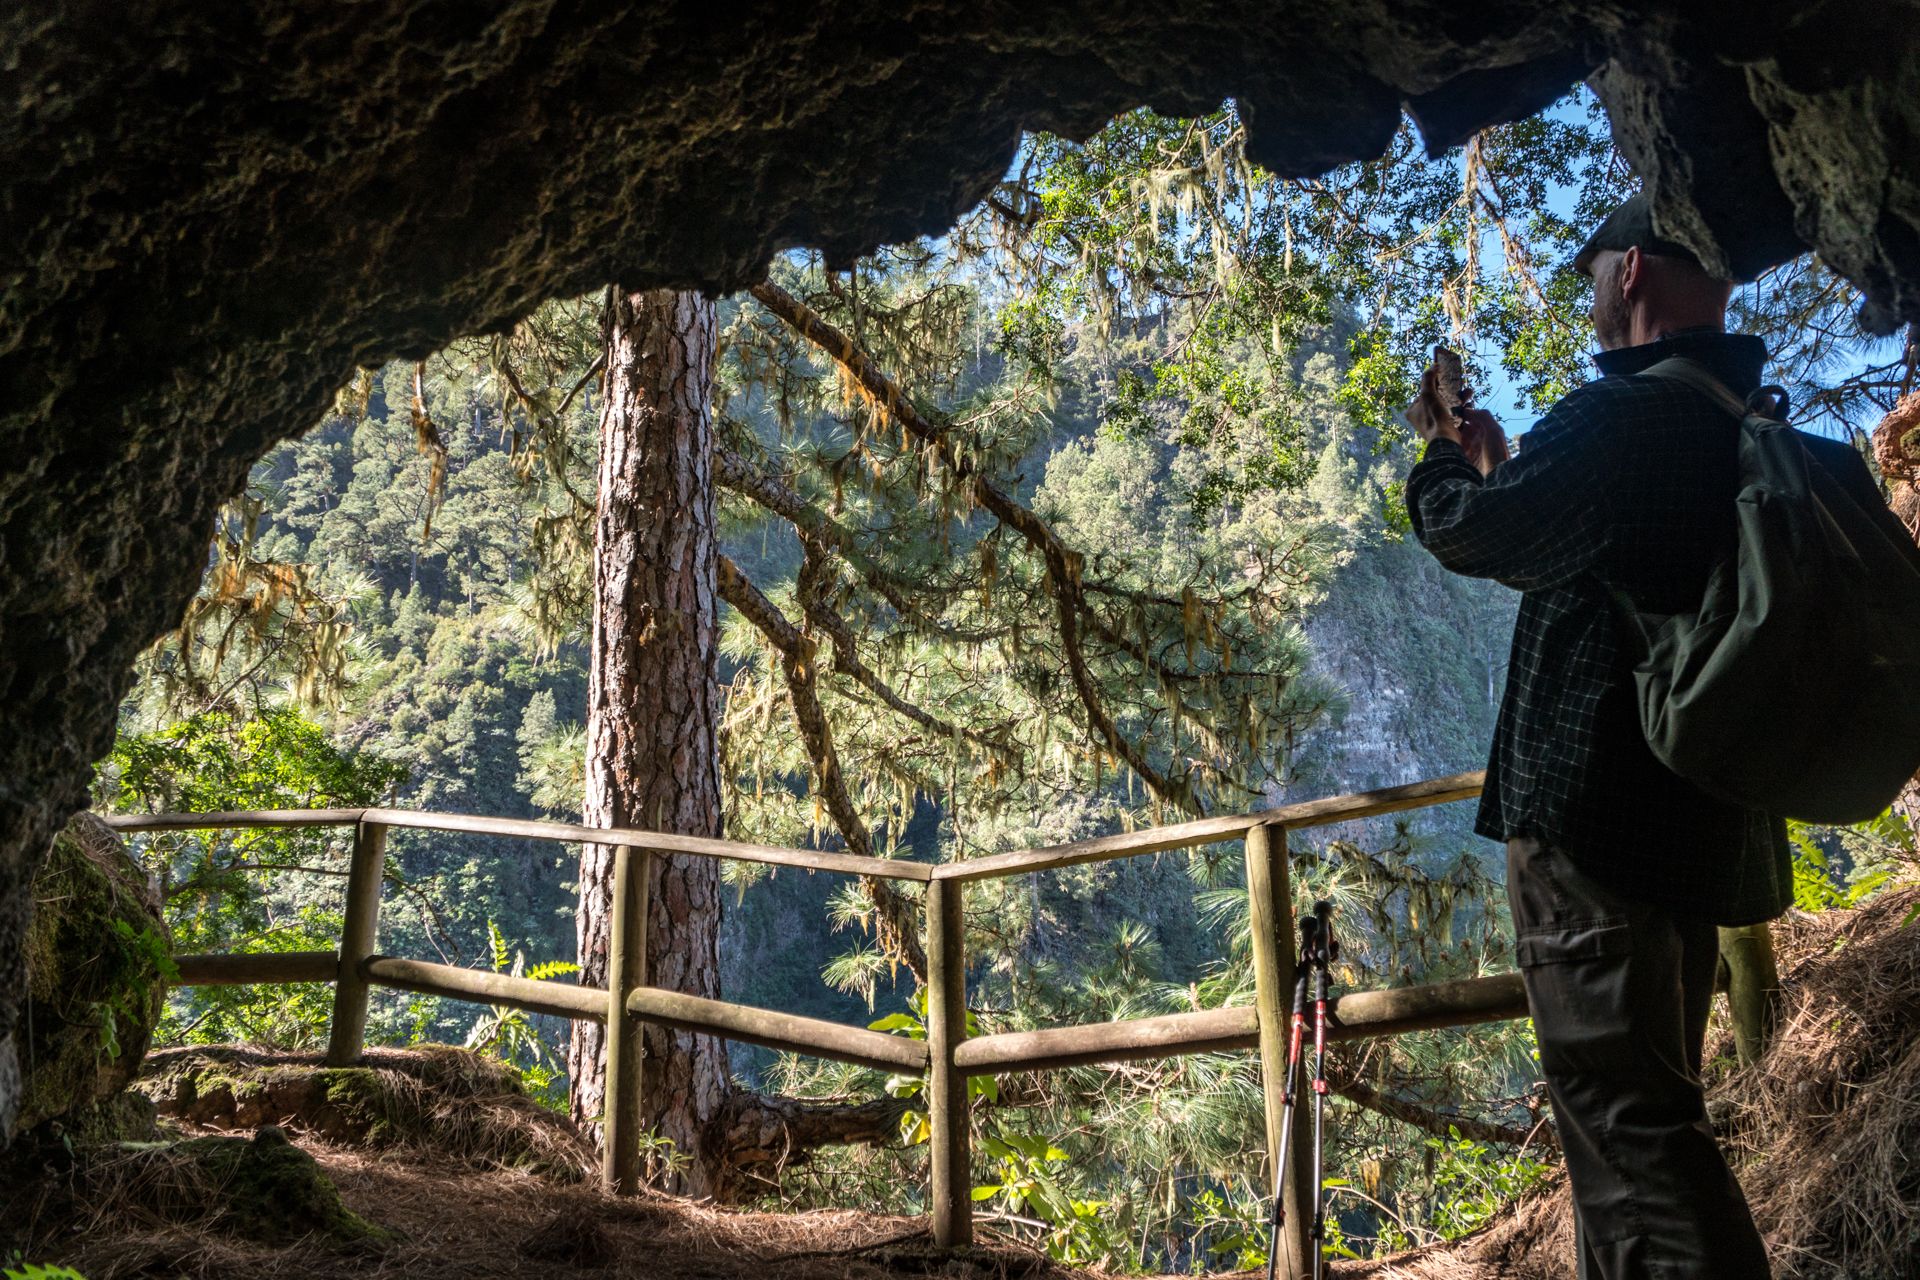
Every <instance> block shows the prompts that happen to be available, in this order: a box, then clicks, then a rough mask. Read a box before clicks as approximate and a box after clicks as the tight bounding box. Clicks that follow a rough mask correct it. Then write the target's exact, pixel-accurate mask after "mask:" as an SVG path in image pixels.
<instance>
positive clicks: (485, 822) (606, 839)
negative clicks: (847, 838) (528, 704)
mask: <svg viewBox="0 0 1920 1280" xmlns="http://www.w3.org/2000/svg"><path fill="white" fill-rule="evenodd" d="M365 816H366V820H367V821H368V822H378V823H380V824H382V825H384V826H389V827H415V828H419V829H422V830H427V831H461V832H470V833H472V834H475V835H485V836H517V837H519V838H520V839H523V840H557V841H561V842H564V843H567V844H608V845H624V846H626V847H627V848H629V849H645V850H648V851H649V852H652V853H690V854H694V855H696V856H698V857H703V858H735V859H738V860H739V861H741V862H759V863H765V864H768V865H771V866H776V867H799V868H800V869H801V870H803V871H837V872H841V873H843V874H846V875H856V876H876V877H878V878H880V879H883V880H914V881H919V882H922V883H924V882H925V881H927V880H929V879H931V878H932V872H933V868H932V867H931V866H930V865H929V864H927V863H924V862H907V861H905V860H902V859H898V858H863V857H861V856H859V855H858V854H852V853H831V852H827V851H824V850H818V849H787V848H783V847H781V846H779V845H771V844H746V843H744V842H742V841H738V840H711V839H708V838H707V837H705V836H678V835H673V834H670V833H668V832H665V831H641V830H638V829H636V828H632V827H583V826H579V825H577V824H575V823H571V822H536V821H534V820H532V819H528V818H488V817H483V816H481V815H478V814H471V813H419V812H415V811H414V810H411V809H368V810H367V811H366V815H365Z"/></svg>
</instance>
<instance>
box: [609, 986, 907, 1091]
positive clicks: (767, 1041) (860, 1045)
mask: <svg viewBox="0 0 1920 1280" xmlns="http://www.w3.org/2000/svg"><path fill="white" fill-rule="evenodd" d="M627 1012H628V1013H630V1014H632V1015H633V1016H634V1017H636V1018H639V1019H641V1020H643V1021H645V1022H654V1023H658V1024H660V1025H661V1026H665V1027H677V1028H679V1029H680V1030H682V1031H705V1032H710V1033H712V1034H714V1035H717V1036H721V1037H723V1038H724V1039H727V1040H742V1041H745V1042H746V1043H748V1044H757V1045H764V1046H766V1047H767V1048H769V1049H785V1050H790V1051H792V1052H795V1053H806V1054H811V1055H813V1056H814V1057H816V1058H832V1059H833V1060H834V1061H836V1062H851V1063H853V1064H854V1065H855V1066H858V1067H872V1068H873V1069H874V1070H876V1071H904V1072H908V1073H918V1072H921V1071H925V1070H926V1069H927V1062H928V1057H927V1043H926V1041H924V1040H911V1039H908V1038H907V1037H906V1036H890V1035H887V1034H886V1033H885V1032H881V1031H869V1030H867V1029H866V1028H865V1027H849V1026H845V1025H843V1024H841V1023H838V1022H827V1021H825V1020H823V1019H820V1018H803V1017H801V1016H799V1015H798V1014H793V1013H780V1012H778V1011H776V1010H773V1009H755V1008H751V1007H749V1006H747V1005H743V1004H729V1003H728V1002H727V1001H725V1000H709V999H707V998H706V997H704V996H690V995H684V994H682V993H681V992H678V991H663V990H661V989H660V988H659V987H640V988H638V989H637V990H635V991H634V993H633V994H632V995H630V996H628V997H627Z"/></svg>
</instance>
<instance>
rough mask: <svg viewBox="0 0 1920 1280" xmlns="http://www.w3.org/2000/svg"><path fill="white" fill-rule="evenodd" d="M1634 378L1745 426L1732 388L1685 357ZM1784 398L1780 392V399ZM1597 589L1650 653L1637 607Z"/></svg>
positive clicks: (1647, 630)
mask: <svg viewBox="0 0 1920 1280" xmlns="http://www.w3.org/2000/svg"><path fill="white" fill-rule="evenodd" d="M1637 376H1639V377H1642V378H1665V379H1666V380H1667V381H1669V382H1678V383H1680V384H1681V385H1683V386H1688V387H1692V388H1693V389H1694V390H1695V391H1698V392H1699V393H1700V394H1702V395H1704V396H1706V397H1707V399H1709V400H1711V401H1713V402H1714V403H1715V404H1716V405H1718V406H1720V407H1721V408H1722V409H1725V410H1726V411H1727V412H1728V413H1730V414H1732V415H1733V416H1734V417H1735V418H1736V419H1738V420H1739V421H1741V422H1745V421H1746V419H1747V415H1748V412H1749V410H1748V408H1747V403H1746V401H1744V400H1742V399H1741V398H1740V397H1739V396H1737V395H1735V394H1734V392H1733V388H1731V387H1729V386H1728V385H1727V384H1726V383H1724V382H1722V381H1720V379H1719V378H1717V377H1715V376H1714V374H1713V371H1712V370H1711V369H1709V368H1707V367H1706V366H1705V365H1703V364H1701V363H1700V362H1699V361H1698V360H1692V359H1689V358H1687V357H1686V356H1668V357H1667V358H1666V359H1665V360H1662V361H1660V362H1659V363H1658V364H1653V365H1649V366H1647V367H1646V368H1645V369H1642V370H1641V371H1640V372H1639V374H1638V375H1637ZM1784 394H1785V393H1784V392H1783V393H1782V395H1784ZM1596 576H1597V575H1596ZM1600 585H1601V586H1602V587H1604V588H1606V592H1607V595H1608V596H1610V597H1611V598H1612V599H1613V603H1614V607H1615V609H1617V610H1618V611H1619V613H1620V616H1621V617H1623V618H1625V619H1626V620H1627V624H1628V625H1629V626H1630V627H1632V628H1633V632H1634V635H1635V636H1636V637H1638V639H1639V641H1640V652H1641V654H1642V655H1645V654H1647V653H1649V652H1651V651H1652V649H1653V630H1652V628H1651V627H1649V626H1648V625H1647V620H1646V619H1645V618H1644V617H1642V616H1641V614H1640V606H1639V605H1637V604H1635V603H1634V600H1633V597H1632V596H1630V595H1628V594H1627V593H1626V592H1625V591H1622V590H1621V589H1620V588H1619V587H1616V586H1615V585H1614V584H1613V583H1611V582H1608V581H1606V580H1605V579H1604V578H1602V579H1600Z"/></svg>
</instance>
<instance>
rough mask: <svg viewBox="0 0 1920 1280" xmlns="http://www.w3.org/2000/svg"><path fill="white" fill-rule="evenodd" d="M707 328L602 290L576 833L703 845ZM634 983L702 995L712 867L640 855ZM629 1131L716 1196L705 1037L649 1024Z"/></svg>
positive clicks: (583, 915) (712, 790)
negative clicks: (651, 1134) (677, 838)
mask: <svg viewBox="0 0 1920 1280" xmlns="http://www.w3.org/2000/svg"><path fill="white" fill-rule="evenodd" d="M714 338H715V317H714V304H713V302H712V301H711V300H709V299H706V298H703V297H701V296H700V295H698V294H694V293H678V292H674V291H671V290H656V291H651V292H642V293H627V292H625V291H622V290H619V289H615V290H614V291H613V292H612V296H611V300H610V303H609V307H608V315H607V321H606V327H605V339H606V356H607V362H606V398H605V404H604V406H603V408H602V411H601V418H600V478H599V514H598V518H597V522H596V525H595V530H594V570H593V573H594V610H593V652H592V659H591V664H590V668H589V675H588V706H587V783H586V797H585V804H584V805H583V807H582V816H583V818H584V820H585V822H586V824H587V825H589V826H601V825H604V826H631V827H645V828H650V829H655V830H661V831H670V832H676V833H679V834H684V835H700V836H718V835H719V834H720V816H721V808H720V757H719V745H718V737H717V733H718V729H719V720H720V696H719V668H718V649H717V642H718V633H717V628H716V622H715V610H716V607H717V598H718V597H717V595H716V591H715V581H714V574H715V568H714V564H715V559H714V557H715V552H716V539H715V533H714V500H713V485H712V477H711V458H712V452H713V449H712V445H713V440H712V435H713V421H712V414H711V409H710V392H711V389H712V381H713V360H714ZM651 868H652V873H651V877H650V880H649V886H650V889H649V892H650V898H649V909H648V920H647V981H648V983H649V984H650V985H654V986H659V987H665V988H668V989H670V990H674V991H683V992H688V993H691V994H694V995H702V996H718V995H719V993H720V968H719V954H718V943H719V936H720V893H719V889H720V880H719V872H720V868H719V864H718V863H717V862H715V861H713V860H712V859H704V858H689V857H685V856H681V857H666V856H663V855H660V854H654V855H652V857H651ZM612 897H613V850H612V849H611V848H609V847H607V846H604V845H588V846H585V847H584V848H583V850H582V853H581V862H580V909H579V916H578V937H579V957H580V968H581V974H580V980H581V982H582V983H585V984H590V985H604V984H605V982H606V976H607V944H608V939H609V935H610V921H609V918H608V914H607V913H608V910H609V907H610V905H611V902H612ZM604 1042H605V1030H604V1028H602V1027H600V1026H599V1025H597V1024H594V1023H590V1022H576V1023H574V1024H573V1040H572V1043H571V1045H570V1046H569V1052H568V1058H567V1062H568V1069H569V1071H570V1072H571V1075H572V1082H573V1086H572V1109H573V1114H574V1117H575V1118H576V1119H580V1120H586V1119H590V1118H592V1117H597V1116H598V1115H600V1114H601V1111H602V1108H603V1105H604V1093H605V1077H604V1059H603V1046H604ZM643 1075H644V1088H643V1094H642V1104H641V1123H642V1124H643V1125H644V1126H646V1127H648V1128H651V1129H654V1130H656V1131H657V1133H658V1134H659V1136H661V1137H663V1138H667V1139H670V1140H671V1141H672V1142H673V1144H674V1146H675V1148H676V1149H677V1151H678V1152H679V1153H680V1154H682V1155H685V1156H688V1157H691V1164H690V1165H689V1166H688V1167H687V1168H686V1169H685V1171H684V1172H683V1173H682V1174H680V1175H679V1177H678V1178H677V1179H676V1182H675V1185H674V1186H673V1187H672V1188H671V1189H673V1190H676V1191H679V1192H682V1193H685V1194H690V1195H705V1194H709V1193H710V1192H711V1191H713V1190H714V1188H715V1183H716V1174H717V1171H718V1169H719V1167H720V1159H721V1153H720V1152H719V1151H718V1150H715V1149H714V1148H715V1146H716V1145H717V1143H716V1142H714V1141H712V1140H710V1139H709V1138H708V1134H709V1133H710V1132H711V1127H712V1125H713V1122H714V1121H715V1119H716V1118H717V1117H718V1116H719V1115H720V1113H721V1110H722V1107H723V1105H724V1104H725V1102H726V1099H727V1093H728V1074H727V1060H726V1053H725V1047H724V1046H723V1045H722V1044H721V1042H720V1041H718V1040H716V1039H715V1038H713V1037H712V1036H695V1035H689V1034H685V1033H681V1032H673V1031H667V1030H663V1029H660V1028H648V1030H647V1035H646V1059H645V1067H644V1070H643Z"/></svg>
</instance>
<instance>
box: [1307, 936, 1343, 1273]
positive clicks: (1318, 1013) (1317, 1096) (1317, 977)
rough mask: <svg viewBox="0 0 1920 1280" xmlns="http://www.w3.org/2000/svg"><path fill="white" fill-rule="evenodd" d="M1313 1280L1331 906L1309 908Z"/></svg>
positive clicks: (1320, 1258) (1322, 1236)
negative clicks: (1311, 923)
mask: <svg viewBox="0 0 1920 1280" xmlns="http://www.w3.org/2000/svg"><path fill="white" fill-rule="evenodd" d="M1313 918H1314V920H1315V922H1316V928H1315V929H1314V934H1313V940H1314V951H1313V955H1312V957H1311V961H1312V964H1313V1228H1312V1230H1311V1231H1309V1232H1308V1233H1307V1236H1308V1239H1309V1240H1310V1241H1312V1245H1313V1280H1322V1277H1323V1276H1325V1275H1326V1266H1327V1254H1326V1249H1325V1242H1326V1236H1327V1210H1326V1185H1325V1165H1324V1161H1325V1158H1326V1109H1327V966H1328V965H1329V964H1330V963H1331V962H1332V961H1333V959H1334V957H1335V956H1337V955H1339V954H1340V944H1339V942H1338V941H1336V940H1335V939H1334V936H1333V904H1332V903H1331V902H1327V901H1325V900H1322V901H1320V902H1316V903H1314V904H1313Z"/></svg>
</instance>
